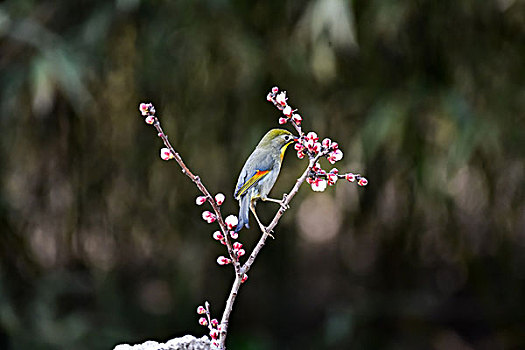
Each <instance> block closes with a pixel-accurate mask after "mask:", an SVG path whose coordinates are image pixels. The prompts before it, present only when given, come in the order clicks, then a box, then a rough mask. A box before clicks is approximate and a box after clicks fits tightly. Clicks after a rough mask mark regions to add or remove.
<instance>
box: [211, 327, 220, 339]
mask: <svg viewBox="0 0 525 350" xmlns="http://www.w3.org/2000/svg"><path fill="white" fill-rule="evenodd" d="M210 337H211V338H212V339H217V338H218V337H219V331H217V330H216V329H212V330H211V331H210Z"/></svg>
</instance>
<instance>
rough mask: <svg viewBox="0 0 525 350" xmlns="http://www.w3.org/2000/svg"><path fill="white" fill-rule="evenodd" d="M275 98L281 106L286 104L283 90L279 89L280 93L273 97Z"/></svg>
mask: <svg viewBox="0 0 525 350" xmlns="http://www.w3.org/2000/svg"><path fill="white" fill-rule="evenodd" d="M275 100H276V101H277V103H279V104H280V105H281V106H286V100H287V98H286V92H285V91H281V93H279V94H278V95H277V97H276V98H275Z"/></svg>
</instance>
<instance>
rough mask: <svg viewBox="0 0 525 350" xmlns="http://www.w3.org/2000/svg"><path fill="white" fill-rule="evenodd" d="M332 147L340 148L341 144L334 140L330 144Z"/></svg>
mask: <svg viewBox="0 0 525 350" xmlns="http://www.w3.org/2000/svg"><path fill="white" fill-rule="evenodd" d="M330 148H331V149H338V148H339V144H338V143H337V142H335V141H334V142H332V144H331V145H330Z"/></svg>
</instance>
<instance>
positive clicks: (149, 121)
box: [144, 115, 155, 125]
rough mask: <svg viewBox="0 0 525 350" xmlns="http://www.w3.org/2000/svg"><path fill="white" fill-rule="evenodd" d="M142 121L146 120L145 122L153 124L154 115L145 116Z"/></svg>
mask: <svg viewBox="0 0 525 350" xmlns="http://www.w3.org/2000/svg"><path fill="white" fill-rule="evenodd" d="M144 121H145V122H146V124H150V125H151V124H153V123H154V122H155V117H154V116H152V115H148V116H147V117H146V119H144Z"/></svg>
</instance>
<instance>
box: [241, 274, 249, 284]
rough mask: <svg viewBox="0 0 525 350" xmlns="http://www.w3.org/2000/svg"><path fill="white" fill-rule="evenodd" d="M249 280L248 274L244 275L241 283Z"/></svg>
mask: <svg viewBox="0 0 525 350" xmlns="http://www.w3.org/2000/svg"><path fill="white" fill-rule="evenodd" d="M247 279H248V275H247V274H244V275H242V279H241V283H244V282H246V280H247Z"/></svg>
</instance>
